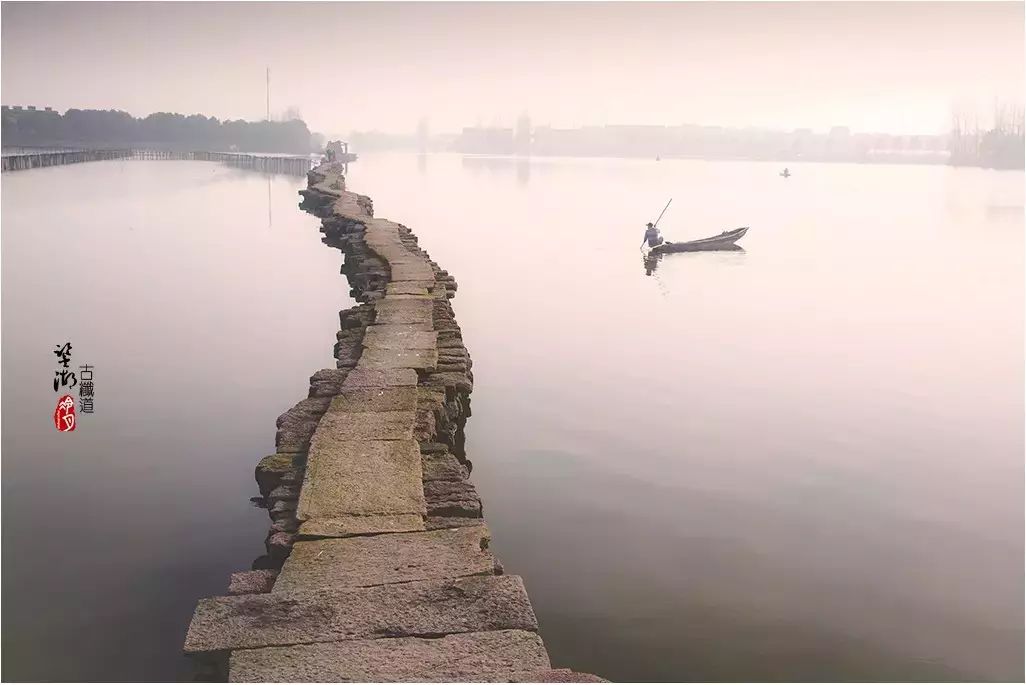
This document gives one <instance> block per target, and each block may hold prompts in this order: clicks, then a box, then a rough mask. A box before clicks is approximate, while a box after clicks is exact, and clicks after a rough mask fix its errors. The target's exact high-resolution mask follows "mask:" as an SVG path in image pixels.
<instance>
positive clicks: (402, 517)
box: [299, 514, 424, 538]
mask: <svg viewBox="0 0 1026 685" xmlns="http://www.w3.org/2000/svg"><path fill="white" fill-rule="evenodd" d="M417 530H424V517H423V516H422V515H421V514H367V515H363V516H359V515H348V514H340V515H338V516H335V517H333V518H317V519H312V520H310V521H306V522H305V523H303V524H302V525H300V526H299V537H300V538H323V537H335V538H345V537H350V536H353V535H371V534H380V533H406V532H410V531H417Z"/></svg>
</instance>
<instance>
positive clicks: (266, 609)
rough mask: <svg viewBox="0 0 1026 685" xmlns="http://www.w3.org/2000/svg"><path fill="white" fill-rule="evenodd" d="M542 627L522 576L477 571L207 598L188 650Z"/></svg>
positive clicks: (198, 610)
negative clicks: (453, 576)
mask: <svg viewBox="0 0 1026 685" xmlns="http://www.w3.org/2000/svg"><path fill="white" fill-rule="evenodd" d="M537 629H538V621H537V619H536V618H535V616H534V610H533V609H532V608H531V603H530V601H529V600H528V598H527V592H526V591H525V590H524V584H523V581H522V580H521V579H520V578H519V577H518V576H473V577H470V578H460V579H458V580H441V581H437V580H432V581H423V582H414V583H395V584H391V585H378V586H375V587H368V588H357V589H351V590H324V591H318V592H310V593H306V594H303V595H288V596H279V595H275V594H261V595H241V596H238V597H211V598H207V599H201V600H200V601H199V604H198V606H197V607H196V612H195V613H194V614H193V617H192V623H191V624H190V625H189V632H188V634H187V635H186V638H185V652H186V653H187V654H196V653H202V652H214V651H220V650H226V649H247V648H253V647H273V646H282V645H294V644H309V643H315V642H335V641H338V640H360V639H374V638H385V637H417V636H424V635H447V634H450V633H470V632H482V631H490V630H529V631H537Z"/></svg>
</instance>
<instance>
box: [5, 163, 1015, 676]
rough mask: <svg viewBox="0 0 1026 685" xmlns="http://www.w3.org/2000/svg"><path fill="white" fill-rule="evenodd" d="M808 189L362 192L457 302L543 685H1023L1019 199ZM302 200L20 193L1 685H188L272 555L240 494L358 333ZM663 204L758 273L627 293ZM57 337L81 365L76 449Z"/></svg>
mask: <svg viewBox="0 0 1026 685" xmlns="http://www.w3.org/2000/svg"><path fill="white" fill-rule="evenodd" d="M793 171H794V175H793V176H792V177H791V178H790V179H786V180H785V179H782V178H780V177H779V176H778V175H777V168H776V166H774V165H771V164H763V163H745V162H716V163H710V162H701V161H683V160H682V161H663V162H654V161H648V160H646V161H629V160H573V159H549V160H533V161H530V162H529V161H527V160H514V159H489V158H475V157H460V156H456V155H430V156H427V157H418V156H416V155H404V154H394V155H380V156H376V155H368V156H366V157H364V158H362V159H361V160H360V161H359V162H357V163H356V164H353V165H351V171H350V178H349V182H350V186H351V187H352V188H353V189H354V190H357V191H358V192H363V193H367V194H369V195H371V196H372V197H373V198H374V201H375V210H376V214H377V215H378V216H383V217H389V218H391V219H394V220H397V221H401V222H403V223H404V224H406V225H409V226H410V227H412V228H414V230H415V231H416V232H417V234H418V235H419V237H420V239H421V243H422V244H423V245H424V246H425V247H426V248H427V249H428V250H429V251H430V253H431V255H432V257H433V258H435V259H436V260H437V261H438V262H439V263H440V264H441V265H442V266H443V267H444V268H446V269H448V270H449V271H450V272H451V273H453V274H454V275H455V276H456V278H457V279H458V281H459V283H460V290H459V293H458V295H457V297H456V299H455V300H454V307H455V311H456V315H457V317H458V319H459V321H460V324H461V326H462V328H463V331H464V336H465V339H466V342H467V346H468V348H469V350H470V352H471V354H472V356H473V359H474V375H475V390H474V394H473V416H472V417H471V419H470V421H469V423H468V428H467V436H468V445H467V446H468V453H469V456H470V458H471V459H472V460H473V462H474V465H475V468H474V473H473V476H472V478H473V480H474V482H475V484H476V485H477V487H478V489H479V491H480V492H481V495H482V498H483V501H484V503H485V513H486V516H487V518H488V521H489V525H490V527H491V528H492V532H493V538H494V540H493V547H494V550H495V551H496V553H497V555H498V556H499V558H500V559H502V561H503V562H504V565H505V567H506V569H507V571H508V572H509V573H515V574H519V575H522V576H523V577H524V579H525V582H526V584H527V588H528V591H529V592H530V595H531V598H532V601H533V603H534V607H535V610H536V612H537V614H538V617H539V620H540V622H541V628H542V634H543V635H544V638H545V641H546V644H547V645H548V647H549V650H550V653H551V655H552V659H553V662H554V663H555V664H556V665H559V666H572V667H574V668H577V669H580V670H585V671H590V672H596V673H600V674H602V675H604V676H606V677H609V678H611V679H614V680H642V681H644V680H669V679H683V680H794V679H813V680H859V679H868V680H906V679H911V680H937V679H940V680H948V679H970V680H1020V679H1021V678H1022V675H1023V673H1022V663H1023V648H1022V645H1023V632H1022V625H1023V614H1022V606H1023V590H1022V587H1023V583H1022V579H1023V523H1022V516H1021V513H1022V503H1023V465H1022V452H1023V359H1022V356H1021V352H1022V349H1023V342H1024V340H1023V304H1024V302H1023V300H1024V298H1023V292H1022V287H1021V286H1022V279H1023V220H1022V207H1023V174H1022V172H995V171H985V170H980V169H951V168H947V167H915V166H890V167H887V166H870V165H842V164H818V165H817V164H804V165H795V166H794V167H793ZM54 187H62V188H64V189H65V191H64V192H62V193H61V194H60V195H54V194H53V192H52V189H53V188H54ZM298 187H299V183H298V182H296V181H293V180H287V179H281V178H279V179H275V180H272V181H270V182H268V179H267V178H265V177H262V176H259V175H256V174H250V173H246V172H239V171H232V170H229V169H225V168H221V167H217V166H215V165H213V164H209V163H199V162H99V163H91V164H80V165H74V166H69V167H61V168H55V169H40V170H33V171H26V172H18V173H15V174H11V175H9V176H8V175H5V178H4V183H3V208H4V209H3V222H4V241H3V260H4V261H3V284H2V285H3V329H4V345H3V368H4V383H3V406H4V409H3V412H4V432H3V453H4V474H3V507H4V512H3V513H4V517H3V520H4V531H3V533H4V537H3V544H4V578H5V582H4V588H3V592H4V620H5V625H6V626H7V630H6V631H5V635H4V657H5V659H4V663H5V666H4V675H5V677H7V678H12V679H13V678H25V679H73V678H87V679H103V678H114V679H129V678H142V679H166V678H182V677H185V676H186V674H187V670H186V668H185V664H184V660H183V659H182V658H181V657H180V656H179V649H180V644H181V639H182V636H183V634H184V631H185V627H186V626H187V624H188V620H189V616H190V615H191V612H192V609H193V607H194V603H195V600H196V599H197V598H199V597H202V596H209V595H215V594H220V593H222V592H223V591H224V587H225V583H226V582H227V577H228V574H229V573H231V572H232V571H236V570H240V569H244V568H247V567H248V565H249V563H250V561H251V560H252V559H253V558H254V557H255V556H257V555H258V554H260V553H261V552H262V544H261V541H262V539H263V535H264V532H265V530H266V526H267V519H266V514H265V512H263V511H262V510H258V509H253V508H251V506H250V505H249V503H248V502H247V498H248V497H249V496H251V495H253V494H255V485H254V484H253V481H252V473H253V471H252V469H253V465H254V463H255V462H256V460H257V459H258V458H259V457H261V456H263V455H264V454H266V453H268V452H270V451H271V450H272V446H273V435H274V418H275V417H276V416H277V415H278V414H279V413H280V412H281V411H283V410H285V409H286V408H287V407H288V406H290V405H291V404H292V403H293V402H295V401H296V400H298V399H299V398H300V397H302V396H304V395H305V393H306V379H307V377H308V376H309V374H310V373H312V372H313V371H314V370H316V369H318V368H322V367H324V366H327V365H329V364H330V363H331V358H330V356H331V346H332V344H333V342H334V332H335V330H336V328H337V325H338V319H337V311H338V310H339V309H340V308H342V307H345V306H347V305H348V303H349V300H348V297H347V294H346V293H347V290H348V287H347V286H346V284H345V283H344V279H343V278H342V277H341V276H340V275H339V274H338V266H339V256H338V253H337V251H335V250H332V249H329V248H326V247H324V246H323V245H321V243H320V242H319V233H318V232H317V221H316V220H315V219H313V218H312V217H310V216H308V215H306V214H304V213H302V212H301V211H299V210H298V209H297V208H296V207H295V202H296V195H295V191H296V190H297V189H298ZM614 188H615V192H612V189H614ZM737 188H744V189H745V192H744V193H738V192H737V191H736V189H737ZM600 191H601V192H600ZM670 196H672V197H674V203H673V205H671V208H670V210H669V211H668V212H667V215H666V217H665V218H664V220H663V224H661V225H662V226H663V228H664V232H665V233H666V234H667V236H668V237H670V238H671V239H684V238H694V237H700V236H703V235H708V234H711V233H716V232H718V231H719V230H721V229H723V228H728V227H734V226H737V225H741V224H750V225H751V226H752V230H751V231H750V233H749V234H748V236H746V237H745V239H744V240H743V241H742V242H743V245H744V248H745V251H744V252H735V253H719V254H717V253H704V254H702V253H700V254H682V255H669V256H667V257H665V258H664V259H663V260H662V261H661V262H659V264H658V265H657V266H656V269H655V270H654V272H652V273H651V274H650V275H649V274H647V273H646V267H645V265H644V263H643V261H642V258H641V255H640V253H639V251H638V242H639V241H640V237H641V227H640V223H641V220H644V219H647V218H648V217H649V216H651V215H652V214H654V213H657V212H658V211H659V208H660V207H661V205H662V204H664V202H665V198H666V197H670ZM268 203H270V206H269V205H268ZM496 207H501V208H503V209H502V211H495V208H496ZM269 210H270V225H269V218H268V211H269ZM86 274H89V275H90V277H89V278H88V280H87V278H86ZM69 290H70V291H71V292H72V293H73V295H69ZM69 297H70V299H71V301H73V303H74V306H70V305H67V304H64V303H66V302H67V301H68V299H69ZM42 313H45V315H43V314H42ZM66 339H70V340H71V341H72V342H73V344H74V345H75V351H74V355H75V356H74V359H75V360H76V361H80V362H83V363H84V362H89V363H94V364H96V366H97V387H98V392H97V396H98V399H97V410H96V413H95V415H93V416H85V417H83V418H82V419H81V423H82V426H81V428H80V430H78V431H76V433H74V434H71V436H70V437H71V438H72V439H71V440H67V439H65V438H67V437H69V436H68V435H62V434H58V433H56V432H55V431H54V430H53V427H52V424H51V421H50V413H51V411H52V406H51V405H50V404H49V403H52V392H51V389H50V388H49V387H48V385H49V381H50V377H51V375H52V371H53V369H52V367H53V357H52V348H53V346H54V344H56V343H57V342H58V341H61V340H66ZM44 597H45V598H46V601H42V599H41V598H44ZM54 645H61V649H60V651H59V653H58V654H57V655H56V656H54V655H53V653H52V649H53V646H54Z"/></svg>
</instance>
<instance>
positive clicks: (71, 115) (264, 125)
mask: <svg viewBox="0 0 1026 685" xmlns="http://www.w3.org/2000/svg"><path fill="white" fill-rule="evenodd" d="M2 135H3V144H4V145H5V146H20V147H48V146H58V145H61V146H63V145H67V146H81V147H94V148H95V147H159V148H167V149H189V150H198V149H202V150H210V151H217V152H221V151H231V150H237V151H239V152H289V153H307V152H310V151H311V150H312V148H311V138H310V130H309V129H308V128H307V126H306V124H305V123H304V122H303V121H302V120H299V119H292V120H289V121H243V120H241V119H238V120H225V121H219V120H218V119H217V118H215V117H205V116H203V115H202V114H192V115H189V116H186V115H184V114H175V113H169V112H157V113H155V114H150V115H149V116H147V117H145V118H142V119H140V118H136V117H133V116H132V115H131V114H129V113H128V112H122V111H120V110H113V109H111V110H96V109H69V110H68V111H67V112H65V113H64V114H60V113H59V112H53V111H49V110H29V109H13V108H9V107H5V108H4V109H3V129H2Z"/></svg>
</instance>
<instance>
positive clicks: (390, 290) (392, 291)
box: [385, 278, 435, 295]
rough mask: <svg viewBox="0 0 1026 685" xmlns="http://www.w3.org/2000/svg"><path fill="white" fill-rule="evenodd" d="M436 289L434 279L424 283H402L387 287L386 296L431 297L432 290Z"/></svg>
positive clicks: (391, 284) (390, 284)
mask: <svg viewBox="0 0 1026 685" xmlns="http://www.w3.org/2000/svg"><path fill="white" fill-rule="evenodd" d="M434 287H435V281H434V279H433V278H429V279H426V280H423V281H400V282H398V283H389V284H388V285H387V286H386V287H385V294H386V295H429V294H430V289H431V288H434Z"/></svg>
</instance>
